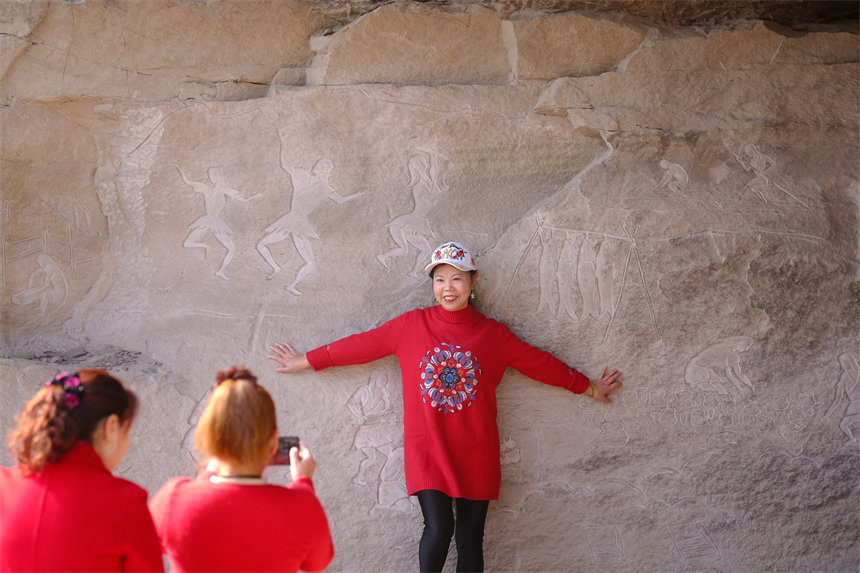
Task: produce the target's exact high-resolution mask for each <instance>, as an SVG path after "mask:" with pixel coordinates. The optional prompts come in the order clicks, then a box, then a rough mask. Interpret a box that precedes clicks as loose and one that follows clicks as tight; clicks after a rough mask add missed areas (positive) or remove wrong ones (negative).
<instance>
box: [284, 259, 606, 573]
mask: <svg viewBox="0 0 860 573" xmlns="http://www.w3.org/2000/svg"><path fill="white" fill-rule="evenodd" d="M425 270H426V271H427V272H428V273H429V274H430V277H431V279H432V282H433V294H434V296H435V298H436V302H438V303H439V304H438V306H434V307H430V308H421V309H416V310H412V311H410V312H407V313H405V314H403V315H401V316H398V317H397V318H394V319H392V320H390V321H388V322H386V323H385V324H383V325H382V326H380V327H378V328H375V329H373V330H370V331H367V332H363V333H359V334H354V335H352V336H348V337H346V338H343V339H341V340H338V341H336V342H333V343H331V344H329V345H326V346H321V347H319V348H316V349H314V350H311V351H310V352H308V353H307V354H304V355H303V354H300V353H299V352H297V351H296V350H294V349H293V347H292V346H290V345H289V344H276V345H274V346H272V347H271V349H272V351H273V353H274V354H273V355H270V356H269V358H271V359H273V360H275V361H277V362H278V363H280V364H281V367H280V368H277V369H276V371H277V372H281V373H292V372H299V371H301V370H303V369H305V368H307V367H308V366H311V367H313V369H314V370H322V369H323V368H328V367H330V366H343V365H348V364H363V363H366V362H370V361H372V360H377V359H379V358H382V357H384V356H388V355H392V354H393V355H395V356H396V357H397V359H398V362H399V363H400V369H401V378H402V381H403V426H404V456H405V470H406V488H407V491H408V493H409V495H416V496H417V497H418V502H419V504H420V505H421V510H422V512H423V514H424V533H423V535H422V537H421V542H420V544H419V549H418V558H419V565H420V568H421V571H441V570H442V567H443V566H444V564H445V558H446V556H447V553H448V546H449V545H450V542H451V537H452V536H454V537H455V541H456V545H457V571H482V570H483V566H484V560H483V538H484V522H485V520H486V516H487V508H488V505H489V500H491V499H498V497H499V488H500V485H501V464H500V460H499V431H498V427H497V425H496V412H497V406H496V387H497V386H498V384H499V382H500V381H501V379H502V375H503V374H504V372H505V370H506V369H507V368H508V367H512V368H515V369H516V370H518V371H520V372H522V373H523V374H525V375H526V376H529V377H531V378H534V379H535V380H539V381H541V382H544V383H546V384H551V385H553V386H559V387H561V388H565V389H567V390H570V391H571V392H574V393H577V394H582V393H586V394H587V395H588V396H589V397H591V398H594V399H595V400H599V401H601V402H609V401H610V399H609V397H608V395H609V393H610V392H612V391H613V390H615V389H616V388H618V386H620V384H621V383H620V382H619V381H618V377H619V376H621V373H620V372H618V371H617V370H613V371H612V372H609V373H607V370H608V369H607V368H604V369H603V373H602V374H601V375H600V377H598V378H597V379H596V380H593V381H589V379H588V378H587V377H585V376H584V375H583V374H581V373H579V372H577V371H576V370H574V369H572V368H569V367H568V366H567V365H566V364H565V363H563V362H562V361H561V360H559V359H557V358H556V357H554V356H553V355H551V354H550V353H548V352H545V351H543V350H540V349H539V348H536V347H534V346H531V345H530V344H527V343H525V342H523V341H521V340H520V339H518V338H517V337H516V336H515V335H514V334H513V333H512V332H511V331H510V330H509V329H508V327H507V326H505V325H504V324H502V323H500V322H497V321H495V320H492V319H490V318H487V317H485V316H484V315H482V314H481V313H480V312H478V311H477V310H475V308H474V307H473V306H471V304H470V300H471V299H472V298H473V297H474V295H473V293H472V291H473V290H474V288H475V283H476V281H477V279H478V272H477V270H476V269H475V261H474V259H473V258H472V255H471V254H470V253H469V250H468V249H467V248H466V247H465V246H463V245H462V244H460V243H456V242H448V243H445V244H443V245H441V246H439V247H438V248H437V249H436V250H435V251H433V254H432V256H431V260H430V264H428V265H427V267H426V269H425ZM454 504H456V507H457V514H456V515H457V519H456V522H455V519H454V512H453V505H454Z"/></svg>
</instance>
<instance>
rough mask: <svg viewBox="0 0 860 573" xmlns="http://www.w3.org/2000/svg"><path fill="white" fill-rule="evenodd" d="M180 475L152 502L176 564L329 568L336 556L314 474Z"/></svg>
mask: <svg viewBox="0 0 860 573" xmlns="http://www.w3.org/2000/svg"><path fill="white" fill-rule="evenodd" d="M210 475H211V474H208V473H202V474H201V475H200V476H199V477H198V478H197V479H191V478H173V479H170V480H168V481H167V483H165V484H164V486H163V487H162V488H161V489H160V490H159V491H158V493H156V494H155V496H153V498H152V503H151V504H150V508H151V510H152V517H153V519H154V520H155V526H156V528H157V529H158V534H159V536H160V537H161V543H162V546H163V549H164V554H165V555H167V558H168V560H169V562H170V571H171V572H175V573H181V572H183V571H213V572H214V571H255V572H260V571H298V570H299V569H301V570H303V571H322V570H323V569H325V568H326V567H327V566H328V564H329V563H331V560H332V558H333V557H334V547H333V545H332V540H331V533H330V532H329V527H328V520H327V519H326V516H325V512H324V511H323V508H322V505H320V502H319V500H318V499H317V496H316V494H315V493H314V486H313V482H312V481H311V480H310V479H308V478H301V479H299V480H297V481H296V482H294V483H291V484H290V485H289V486H287V487H281V486H278V485H269V484H260V485H247V484H242V485H240V484H234V483H212V482H211V481H210V480H209V477H210Z"/></svg>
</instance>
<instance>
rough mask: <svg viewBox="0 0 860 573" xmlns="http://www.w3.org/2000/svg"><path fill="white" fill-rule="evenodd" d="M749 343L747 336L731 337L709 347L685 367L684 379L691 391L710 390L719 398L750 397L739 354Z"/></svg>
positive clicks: (751, 386) (749, 387)
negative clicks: (727, 395)
mask: <svg viewBox="0 0 860 573" xmlns="http://www.w3.org/2000/svg"><path fill="white" fill-rule="evenodd" d="M752 342H753V341H752V339H751V338H749V337H748V336H733V337H730V338H725V339H723V340H720V341H719V342H717V343H716V344H712V345H711V346H708V347H707V348H705V349H704V350H702V351H700V352H699V353H698V354H696V355H695V356H693V357H692V358H691V359H690V361H689V362H688V363H687V366H686V368H685V369H684V379H685V380H686V381H687V384H689V385H690V386H691V387H693V388H702V389H705V390H707V389H708V388H709V387H710V388H713V389H714V390H715V391H716V392H717V393H719V394H731V395H733V396H737V395H740V396H743V395H744V394H746V395H747V396H749V395H752V393H753V384H752V382H750V380H749V379H748V378H747V377H746V376H745V375H744V373H743V372H741V361H740V354H741V353H742V352H744V351H745V350H747V349H748V348H749V347H750V346H751V345H752ZM735 391H736V392H737V393H735Z"/></svg>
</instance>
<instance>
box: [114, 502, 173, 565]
mask: <svg viewBox="0 0 860 573" xmlns="http://www.w3.org/2000/svg"><path fill="white" fill-rule="evenodd" d="M146 497H147V494H146V491H145V490H140V491H139V492H137V495H136V496H134V499H132V500H130V503H129V504H128V507H126V508H125V510H124V511H123V518H124V520H125V529H126V540H127V543H128V545H127V548H126V551H125V556H124V559H123V571H164V562H163V561H162V560H161V544H160V543H159V540H158V535H157V534H156V531H155V526H154V525H153V522H152V516H151V515H150V513H149V509H148V508H147V506H146Z"/></svg>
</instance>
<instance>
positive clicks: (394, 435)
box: [346, 373, 412, 512]
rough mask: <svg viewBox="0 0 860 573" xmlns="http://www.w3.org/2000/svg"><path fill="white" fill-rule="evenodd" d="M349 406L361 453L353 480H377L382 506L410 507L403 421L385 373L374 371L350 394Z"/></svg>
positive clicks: (360, 483) (356, 481)
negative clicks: (393, 403)
mask: <svg viewBox="0 0 860 573" xmlns="http://www.w3.org/2000/svg"><path fill="white" fill-rule="evenodd" d="M346 407H347V409H348V410H349V411H350V412H351V413H352V415H353V416H355V418H356V420H357V421H358V429H357V430H356V431H355V438H354V439H353V442H352V446H353V447H354V448H356V449H357V450H358V451H359V452H361V455H362V458H361V461H360V462H359V464H358V469H357V470H356V472H355V475H353V477H352V482H353V483H355V484H358V485H370V484H374V485H375V486H376V488H377V502H378V503H379V505H381V506H384V507H393V508H394V509H397V510H398V511H403V512H409V511H411V509H412V503H411V502H410V501H409V495H408V494H407V492H406V488H405V487H404V485H403V463H404V462H403V445H402V444H401V443H399V440H398V436H399V435H400V431H401V430H400V422H399V420H398V419H397V415H396V413H395V412H394V411H392V410H391V401H390V399H389V396H388V390H387V380H386V379H385V376H383V375H381V374H376V373H374V374H373V375H372V376H371V378H370V381H369V382H368V383H367V384H365V385H364V386H362V387H361V388H359V389H358V390H356V391H355V393H354V394H353V395H352V396H350V398H349V400H347V403H346Z"/></svg>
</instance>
